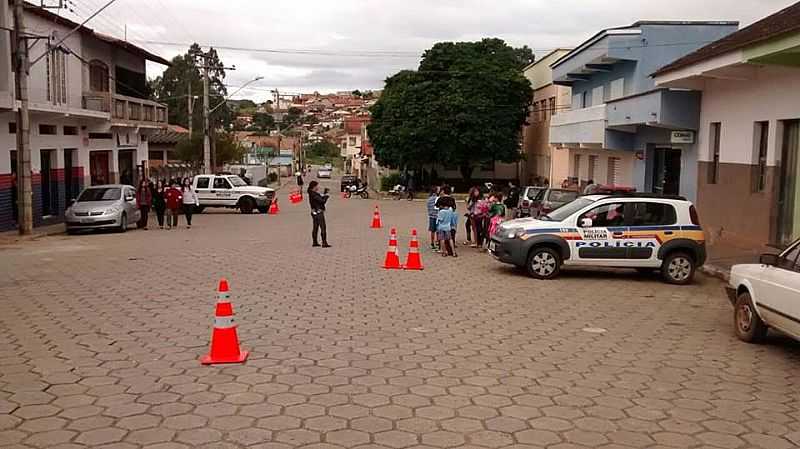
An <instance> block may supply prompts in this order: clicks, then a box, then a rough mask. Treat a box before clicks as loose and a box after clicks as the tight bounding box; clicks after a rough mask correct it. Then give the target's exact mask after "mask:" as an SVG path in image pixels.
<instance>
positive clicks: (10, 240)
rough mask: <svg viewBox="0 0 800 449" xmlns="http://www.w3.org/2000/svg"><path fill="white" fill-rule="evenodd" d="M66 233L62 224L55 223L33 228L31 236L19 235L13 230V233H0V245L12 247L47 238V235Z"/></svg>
mask: <svg viewBox="0 0 800 449" xmlns="http://www.w3.org/2000/svg"><path fill="white" fill-rule="evenodd" d="M66 232H67V229H66V227H64V223H56V224H52V225H46V226H39V227H36V228H33V234H31V235H19V231H17V230H16V229H15V230H13V231H5V232H0V245H13V244H15V243H19V242H24V241H28V240H35V239H38V238H42V237H47V236H48V235H58V234H64V233H66Z"/></svg>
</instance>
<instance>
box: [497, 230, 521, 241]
mask: <svg viewBox="0 0 800 449" xmlns="http://www.w3.org/2000/svg"><path fill="white" fill-rule="evenodd" d="M500 235H502V236H504V237H506V238H509V239H516V238H519V237H522V236H523V235H525V230H524V229H522V228H511V229H501V230H500Z"/></svg>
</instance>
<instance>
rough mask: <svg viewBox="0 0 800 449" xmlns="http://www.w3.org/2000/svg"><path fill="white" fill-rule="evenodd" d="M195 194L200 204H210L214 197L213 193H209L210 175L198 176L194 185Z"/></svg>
mask: <svg viewBox="0 0 800 449" xmlns="http://www.w3.org/2000/svg"><path fill="white" fill-rule="evenodd" d="M194 191H195V193H196V194H197V199H198V200H200V205H201V206H211V205H213V203H214V200H215V199H216V198H215V197H214V194H212V193H211V177H210V176H198V177H197V181H196V184H195V187H194Z"/></svg>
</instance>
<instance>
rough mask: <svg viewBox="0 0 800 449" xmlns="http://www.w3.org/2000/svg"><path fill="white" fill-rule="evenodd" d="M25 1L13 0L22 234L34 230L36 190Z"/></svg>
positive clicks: (18, 190) (20, 223) (18, 175)
mask: <svg viewBox="0 0 800 449" xmlns="http://www.w3.org/2000/svg"><path fill="white" fill-rule="evenodd" d="M24 14H25V10H24V0H14V29H15V30H16V45H17V48H16V64H15V73H14V75H15V77H14V79H15V81H16V86H15V87H16V94H17V95H16V99H17V100H19V102H20V106H19V110H18V111H17V209H18V214H17V217H18V218H17V221H18V226H19V233H20V234H21V235H29V234H32V233H33V190H32V187H31V176H32V175H31V129H30V128H31V124H30V115H29V113H28V68H29V64H30V61H29V59H28V41H27V39H26V37H25V35H24V33H25V31H24V30H25V23H24Z"/></svg>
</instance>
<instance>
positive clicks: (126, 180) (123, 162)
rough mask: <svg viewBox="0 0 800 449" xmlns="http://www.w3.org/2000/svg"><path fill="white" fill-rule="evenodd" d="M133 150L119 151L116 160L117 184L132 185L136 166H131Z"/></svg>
mask: <svg viewBox="0 0 800 449" xmlns="http://www.w3.org/2000/svg"><path fill="white" fill-rule="evenodd" d="M133 153H134V151H133V150H120V151H119V153H118V155H117V159H118V162H119V183H120V184H128V185H131V186H132V185H134V182H133V181H134V179H136V166H135V165H134V164H133Z"/></svg>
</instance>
